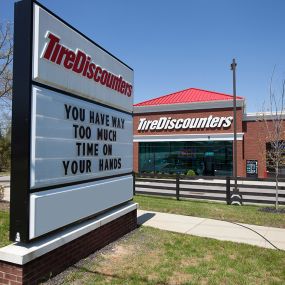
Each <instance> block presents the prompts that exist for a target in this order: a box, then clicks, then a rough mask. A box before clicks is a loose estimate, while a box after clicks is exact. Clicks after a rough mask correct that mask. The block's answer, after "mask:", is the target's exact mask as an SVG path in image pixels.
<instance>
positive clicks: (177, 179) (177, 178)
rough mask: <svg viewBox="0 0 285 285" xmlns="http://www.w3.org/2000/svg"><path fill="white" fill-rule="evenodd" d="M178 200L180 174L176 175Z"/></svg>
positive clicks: (177, 198) (177, 197) (177, 195)
mask: <svg viewBox="0 0 285 285" xmlns="http://www.w3.org/2000/svg"><path fill="white" fill-rule="evenodd" d="M176 200H178V201H179V174H178V173H176Z"/></svg>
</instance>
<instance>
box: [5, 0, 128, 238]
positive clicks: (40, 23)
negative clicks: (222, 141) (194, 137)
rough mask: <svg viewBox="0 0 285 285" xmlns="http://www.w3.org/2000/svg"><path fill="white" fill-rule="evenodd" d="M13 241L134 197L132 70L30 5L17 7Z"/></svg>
mask: <svg viewBox="0 0 285 285" xmlns="http://www.w3.org/2000/svg"><path fill="white" fill-rule="evenodd" d="M14 22H15V35H14V45H15V47H14V70H13V76H14V95H13V96H14V97H13V120H12V169H11V209H10V212H11V218H10V219H11V221H10V239H11V240H12V241H22V242H29V241H31V240H34V239H36V238H39V237H42V236H45V235H48V234H50V233H52V232H54V231H58V230H60V229H62V228H65V227H67V226H70V225H72V224H74V223H79V222H81V221H83V220H86V219H88V218H91V217H93V216H96V215H98V214H100V213H102V212H105V211H107V210H109V209H111V208H113V207H115V206H118V205H120V204H122V203H125V202H127V201H129V200H131V199H132V198H133V175H132V173H133V142H132V141H133V119H132V110H133V109H132V108H133V70H132V68H130V67H129V66H128V65H126V64H125V63H123V62H122V61H121V60H119V59H118V58H116V57H114V56H113V55H111V54H110V53H109V52H107V51H106V50H105V49H103V48H102V47H100V46H99V45H97V44H96V43H94V42H93V41H92V40H90V39H89V38H88V37H86V36H85V35H83V34H82V33H81V32H79V31H77V30H76V29H75V28H73V27H72V26H70V25H69V24H68V23H66V22H65V21H64V20H62V19H60V18H59V17H58V16H56V15H55V14H54V13H53V12H51V11H49V10H48V9H46V8H45V7H44V6H42V5H41V4H39V3H38V2H36V1H21V2H17V3H15V21H14Z"/></svg>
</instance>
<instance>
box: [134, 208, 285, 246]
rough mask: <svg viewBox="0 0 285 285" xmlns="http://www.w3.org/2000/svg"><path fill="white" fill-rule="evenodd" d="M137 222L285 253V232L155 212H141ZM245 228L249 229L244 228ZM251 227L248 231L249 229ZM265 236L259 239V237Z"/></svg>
mask: <svg viewBox="0 0 285 285" xmlns="http://www.w3.org/2000/svg"><path fill="white" fill-rule="evenodd" d="M138 223H139V224H140V225H142V224H143V225H145V226H150V227H154V228H158V229H162V230H167V231H172V232H177V233H184V234H190V235H194V236H200V237H208V238H214V239H218V240H227V241H233V242H238V243H247V244H251V245H257V246H260V247H264V248H272V249H274V247H273V246H272V245H271V244H270V243H269V242H267V241H266V240H265V239H264V238H263V237H262V236H264V237H265V238H266V239H267V240H269V241H270V242H271V243H272V244H274V245H275V246H276V247H277V248H279V249H282V250H285V229H280V228H273V227H263V226H255V225H247V224H239V225H236V224H233V223H230V222H225V221H220V220H213V219H207V218H197V217H191V216H182V215H175V214H167V213H160V212H153V211H143V210H138ZM245 227H246V228H245ZM248 228H249V229H248ZM259 234H260V235H262V236H260V235H259Z"/></svg>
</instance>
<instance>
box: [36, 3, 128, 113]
mask: <svg viewBox="0 0 285 285" xmlns="http://www.w3.org/2000/svg"><path fill="white" fill-rule="evenodd" d="M33 50H34V51H33V80H35V81H37V82H41V83H44V84H48V85H50V86H53V87H56V88H60V89H62V90H65V91H68V92H72V93H75V94H78V95H80V96H83V97H86V98H89V99H92V100H95V101H97V102H102V103H104V104H107V105H109V106H113V107H116V108H119V109H122V110H125V111H129V112H132V109H133V71H132V70H131V69H130V68H128V67H127V66H126V65H125V64H123V63H122V62H120V61H119V60H118V59H116V58H114V57H113V56H110V54H109V53H107V52H106V51H105V50H103V49H102V48H100V47H98V46H97V45H96V44H94V43H92V42H91V41H89V40H88V39H86V38H85V37H83V36H82V35H80V34H79V33H78V32H76V31H74V30H73V29H72V28H70V27H69V26H67V25H66V24H64V23H63V22H62V21H60V20H59V19H57V18H56V17H54V16H53V15H51V14H50V13H48V12H47V11H46V10H44V9H43V8H41V7H39V6H38V5H36V4H34V43H33Z"/></svg>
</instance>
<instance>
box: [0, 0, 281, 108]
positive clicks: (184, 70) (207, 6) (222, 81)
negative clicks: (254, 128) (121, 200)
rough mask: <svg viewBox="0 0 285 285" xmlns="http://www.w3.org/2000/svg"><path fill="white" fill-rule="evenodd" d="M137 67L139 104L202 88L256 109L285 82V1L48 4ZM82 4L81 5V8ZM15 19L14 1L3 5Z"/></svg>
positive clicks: (47, 0)
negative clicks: (234, 63)
mask: <svg viewBox="0 0 285 285" xmlns="http://www.w3.org/2000/svg"><path fill="white" fill-rule="evenodd" d="M40 2H41V3H42V4H44V5H45V6H47V7H48V8H49V9H51V10H53V11H54V12H55V13H56V14H58V15H59V16H60V17H62V18H63V19H64V20H66V21H68V22H69V23H70V24H71V25H73V26H74V27H76V28H77V29H79V30H81V31H82V32H83V33H84V34H86V35H87V36H89V37H90V38H92V39H93V40H94V41H95V42H97V43H98V44H100V45H101V46H103V47H104V48H106V49H107V50H108V51H110V52H111V53H113V54H114V55H115V56H117V57H119V58H120V59H121V60H123V61H124V62H126V63H127V64H128V65H130V66H131V67H133V68H134V70H135V97H134V101H135V102H140V101H143V100H147V99H150V98H154V97H158V96H161V95H165V94H168V93H171V92H175V91H179V90H182V89H186V88H190V87H195V88H201V89H206V90H213V91H217V92H224V93H228V94H231V93H232V73H231V71H230V63H231V61H232V58H233V57H235V58H236V60H237V63H238V66H237V93H238V95H240V96H244V97H246V100H247V110H248V111H249V112H253V111H260V110H261V106H262V102H263V101H264V100H266V98H268V90H269V82H270V76H271V74H272V71H273V68H274V66H275V65H276V72H275V80H274V84H275V87H276V91H278V90H280V88H281V79H282V78H283V79H284V78H285V36H284V32H285V17H284V12H285V1H284V0H267V1H265V0H251V1H248V0H195V1H193V0H176V1H174V0H172V1H170V0H143V1H142V0H140V1H139V0H109V1H97V0H81V1H71V0H69V1H68V0H60V1H54V0H41V1H40ZM79 3H80V6H79ZM0 17H1V21H3V20H10V21H11V20H13V1H10V0H0Z"/></svg>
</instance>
